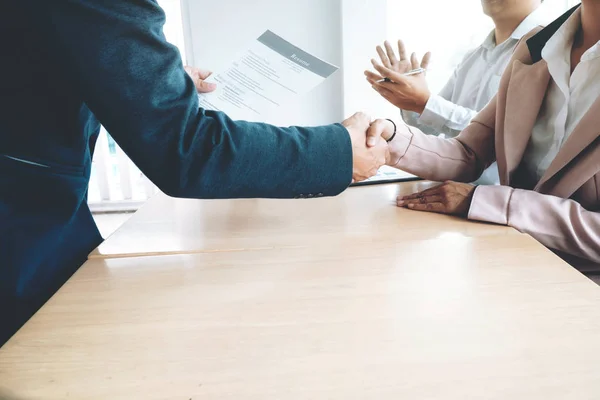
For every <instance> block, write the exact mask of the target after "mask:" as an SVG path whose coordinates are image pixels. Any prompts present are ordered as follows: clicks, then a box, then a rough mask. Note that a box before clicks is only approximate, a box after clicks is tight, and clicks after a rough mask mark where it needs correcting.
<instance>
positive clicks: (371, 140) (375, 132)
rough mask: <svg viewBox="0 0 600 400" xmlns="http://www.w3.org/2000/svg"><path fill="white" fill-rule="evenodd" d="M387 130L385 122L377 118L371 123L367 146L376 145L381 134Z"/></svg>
mask: <svg viewBox="0 0 600 400" xmlns="http://www.w3.org/2000/svg"><path fill="white" fill-rule="evenodd" d="M384 131H385V124H384V123H383V121H382V120H379V119H378V120H377V121H375V122H373V123H372V124H371V126H370V127H369V129H368V130H367V146H368V147H375V146H377V144H378V143H379V140H380V139H381V136H382V135H383V133H384Z"/></svg>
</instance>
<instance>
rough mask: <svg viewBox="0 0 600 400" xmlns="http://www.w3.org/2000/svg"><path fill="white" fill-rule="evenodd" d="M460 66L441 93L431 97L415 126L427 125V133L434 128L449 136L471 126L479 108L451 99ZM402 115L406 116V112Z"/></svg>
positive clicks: (454, 135) (435, 132) (435, 130)
mask: <svg viewBox="0 0 600 400" xmlns="http://www.w3.org/2000/svg"><path fill="white" fill-rule="evenodd" d="M459 68H460V65H459V66H458V67H457V69H456V70H455V71H454V73H453V74H452V77H451V78H450V80H449V81H448V82H446V85H444V87H443V89H442V90H441V91H440V93H439V94H438V95H432V96H431V97H430V98H429V101H428V102H427V104H426V105H425V109H424V110H423V113H422V114H421V115H420V116H419V118H418V119H417V121H415V122H416V124H415V126H417V127H419V128H422V127H424V126H427V127H428V128H429V129H427V130H426V131H425V133H429V131H431V130H433V132H434V134H440V133H443V134H446V135H447V136H449V137H456V136H458V134H459V133H460V132H461V131H462V130H463V129H465V128H466V127H467V126H469V123H470V122H471V120H472V119H473V118H474V117H475V116H476V115H477V114H478V111H477V110H471V109H469V108H466V107H462V106H459V105H458V104H454V103H453V102H451V101H450V99H451V98H452V94H453V93H454V89H455V86H456V80H457V72H458V69H459ZM402 115H403V116H404V113H403V114H402ZM416 115H418V114H416ZM422 130H423V129H422Z"/></svg>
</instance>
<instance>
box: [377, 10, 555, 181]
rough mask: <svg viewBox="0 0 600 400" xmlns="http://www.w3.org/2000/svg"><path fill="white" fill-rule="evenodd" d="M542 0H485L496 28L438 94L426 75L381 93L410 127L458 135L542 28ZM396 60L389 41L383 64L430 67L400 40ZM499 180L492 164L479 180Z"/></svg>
mask: <svg viewBox="0 0 600 400" xmlns="http://www.w3.org/2000/svg"><path fill="white" fill-rule="evenodd" d="M542 2H543V1H542V0H482V1H481V3H482V6H483V11H484V13H485V14H486V15H488V16H489V17H490V18H492V20H493V21H494V25H495V29H494V30H493V31H492V32H491V33H490V34H489V35H488V37H487V38H486V39H485V41H484V42H483V44H481V46H479V47H477V48H476V49H473V50H472V51H470V52H468V53H467V55H466V56H465V57H464V59H463V60H462V62H461V63H460V64H459V65H458V67H457V68H456V69H455V71H454V73H453V75H452V77H451V78H450V80H449V81H448V82H447V83H446V85H445V86H444V88H443V89H442V90H441V92H440V93H439V94H438V95H435V94H432V93H431V92H430V91H429V88H428V85H427V80H426V78H425V74H418V75H414V76H410V77H406V79H405V80H403V81H402V82H396V83H399V85H395V86H394V89H393V90H384V89H382V88H380V87H378V86H375V87H374V89H375V90H377V91H378V92H379V93H380V94H381V96H383V97H384V98H385V99H386V100H388V101H389V102H390V103H392V104H394V105H395V106H396V107H398V108H400V110H401V112H402V117H403V119H404V120H405V121H406V123H408V124H409V125H412V126H416V127H418V128H420V129H421V130H422V131H423V132H425V133H427V134H430V135H439V134H443V135H445V136H446V137H450V138H453V137H456V136H457V135H458V134H459V133H460V132H461V131H462V130H463V129H465V128H466V127H467V126H468V125H469V123H470V122H471V120H472V119H473V117H475V115H477V113H478V112H479V111H481V110H482V109H483V108H484V107H485V106H486V105H487V104H488V103H489V102H490V100H491V99H492V98H493V97H494V96H495V95H496V93H497V92H498V87H499V85H500V78H501V76H502V73H503V72H504V69H505V68H506V66H507V64H508V62H509V60H510V58H511V56H512V54H513V51H514V49H515V46H516V45H517V43H518V42H519V40H521V38H522V37H523V36H524V35H525V34H526V33H528V32H529V31H531V30H532V29H534V28H535V27H537V26H540V25H544V22H545V21H544V20H543V19H544V18H543V17H542V15H541V13H540V12H538V8H539V6H540V5H541V3H542ZM398 50H399V52H398V56H396V54H395V52H394V49H393V48H392V46H391V45H390V43H389V42H386V43H385V50H384V49H383V48H382V47H381V46H378V47H377V53H378V54H379V57H380V58H381V61H382V63H383V65H384V66H386V67H388V68H390V69H392V70H394V71H396V72H399V73H406V72H408V71H410V70H413V69H417V68H419V67H421V68H424V69H427V67H428V66H429V61H430V57H431V54H430V53H427V54H426V55H425V56H424V57H423V60H422V62H421V63H419V61H418V59H417V56H416V54H415V53H413V54H412V56H411V57H410V59H409V58H408V53H407V51H406V48H405V46H404V43H403V42H402V40H399V41H398ZM498 182H499V178H498V170H497V167H496V165H495V164H494V165H492V166H491V167H490V168H489V169H488V170H486V171H485V172H484V174H483V175H482V177H481V178H480V179H479V180H478V181H477V183H479V184H497V183H498Z"/></svg>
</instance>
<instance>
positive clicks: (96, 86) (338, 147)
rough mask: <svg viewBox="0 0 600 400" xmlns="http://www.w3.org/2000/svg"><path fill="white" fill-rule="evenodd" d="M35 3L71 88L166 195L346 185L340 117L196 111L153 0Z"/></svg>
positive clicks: (262, 193) (297, 191)
mask: <svg viewBox="0 0 600 400" xmlns="http://www.w3.org/2000/svg"><path fill="white" fill-rule="evenodd" d="M40 4H43V6H40V10H39V11H40V12H45V13H47V14H48V18H47V20H48V21H52V24H51V26H48V27H47V29H48V32H49V34H51V35H52V37H51V40H50V42H51V43H53V46H55V48H53V49H52V51H53V52H55V53H56V54H57V56H60V57H62V58H63V59H64V63H63V64H64V68H63V70H64V74H66V75H68V77H69V81H70V82H72V83H73V88H74V89H73V90H76V92H77V95H78V96H80V97H81V100H82V102H83V103H85V104H86V105H87V106H88V107H89V108H90V110H91V111H92V112H93V113H94V114H95V115H96V116H97V118H98V119H99V120H100V122H101V123H102V124H103V125H104V126H105V127H106V129H107V130H108V131H109V132H110V134H111V135H112V136H113V137H114V138H115V140H116V141H117V142H118V144H119V145H120V146H121V147H122V148H123V150H124V151H125V152H126V153H127V154H128V155H129V156H130V157H131V159H132V160H133V161H134V162H135V163H136V164H137V166H138V167H139V168H140V169H141V170H142V171H143V172H144V173H145V174H146V175H148V177H149V178H150V179H151V180H153V181H154V182H155V183H156V184H157V185H158V186H159V187H160V188H161V189H163V190H164V191H166V192H168V193H169V194H172V195H174V196H181V197H205V198H218V197H296V196H299V195H310V194H313V195H318V194H323V195H335V194H338V193H339V192H340V191H342V190H343V189H345V187H346V186H347V185H348V184H349V183H350V180H351V175H352V147H351V144H350V138H349V135H348V132H347V131H346V129H345V128H343V127H341V126H339V125H332V126H329V127H322V128H310V129H305V128H285V129H283V128H277V127H273V126H268V125H264V124H250V123H246V122H234V121H231V120H230V119H229V118H227V117H226V116H225V115H224V114H221V113H216V112H205V111H204V110H201V109H199V107H198V99H197V92H196V88H195V86H194V83H193V82H192V80H191V79H189V77H188V76H187V74H186V73H185V71H184V68H183V65H182V62H181V57H180V55H179V53H178V51H177V49H176V48H175V47H173V46H172V45H170V44H169V43H168V42H167V41H166V40H165V38H164V35H163V33H162V27H163V24H164V21H165V16H164V13H163V12H162V10H161V9H160V8H159V7H158V5H157V4H156V2H154V1H152V0H128V1H115V2H98V1H94V0H72V1H68V2H67V1H65V2H52V4H50V3H48V2H46V3H40ZM75 33H77V34H75ZM65 90H68V88H65Z"/></svg>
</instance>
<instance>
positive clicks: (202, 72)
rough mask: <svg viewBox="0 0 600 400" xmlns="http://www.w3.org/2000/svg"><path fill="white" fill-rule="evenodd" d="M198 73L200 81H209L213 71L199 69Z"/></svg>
mask: <svg viewBox="0 0 600 400" xmlns="http://www.w3.org/2000/svg"><path fill="white" fill-rule="evenodd" d="M197 71H198V76H200V79H208V78H209V77H210V76H211V75H212V71H207V70H205V69H197Z"/></svg>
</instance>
